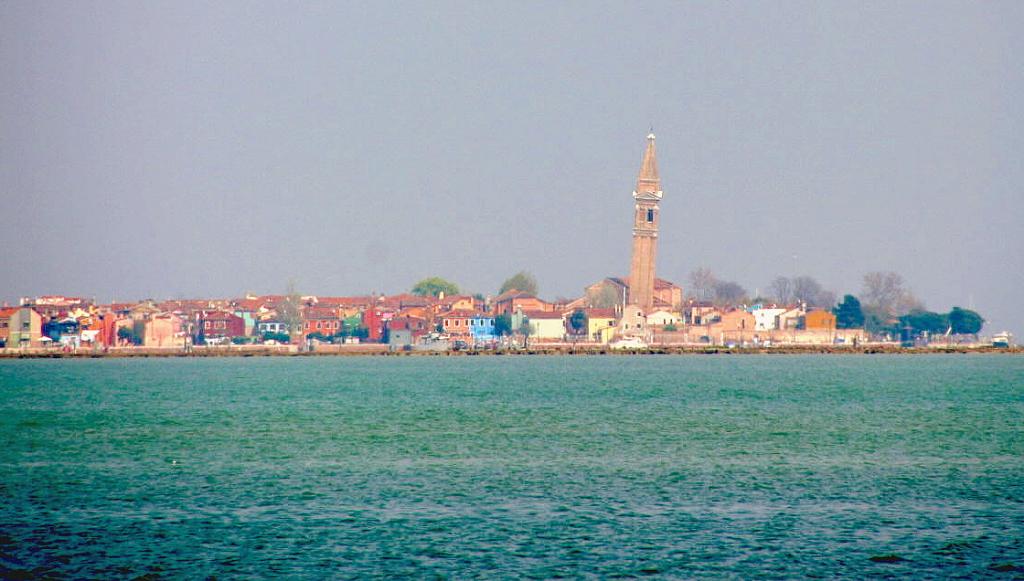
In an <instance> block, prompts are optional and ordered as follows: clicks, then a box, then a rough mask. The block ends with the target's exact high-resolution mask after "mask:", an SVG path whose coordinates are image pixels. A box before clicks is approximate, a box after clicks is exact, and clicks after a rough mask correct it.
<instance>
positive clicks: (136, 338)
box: [117, 321, 145, 345]
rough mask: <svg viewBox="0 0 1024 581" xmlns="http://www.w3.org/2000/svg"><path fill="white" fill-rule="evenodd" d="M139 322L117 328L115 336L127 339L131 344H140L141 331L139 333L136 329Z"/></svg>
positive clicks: (123, 339)
mask: <svg viewBox="0 0 1024 581" xmlns="http://www.w3.org/2000/svg"><path fill="white" fill-rule="evenodd" d="M140 322H142V321H136V322H135V323H134V324H132V326H131V327H121V328H119V329H118V330H117V338H118V339H120V340H122V341H127V342H129V343H131V344H132V345H142V333H139V332H138V330H137V327H138V323H140ZM143 324H145V323H143Z"/></svg>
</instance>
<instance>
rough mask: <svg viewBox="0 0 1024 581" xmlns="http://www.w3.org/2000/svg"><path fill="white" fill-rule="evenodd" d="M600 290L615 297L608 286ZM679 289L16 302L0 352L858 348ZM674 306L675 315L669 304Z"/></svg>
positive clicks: (799, 320)
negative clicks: (208, 347)
mask: <svg viewBox="0 0 1024 581" xmlns="http://www.w3.org/2000/svg"><path fill="white" fill-rule="evenodd" d="M608 280H612V281H613V282H612V283H608V282H604V283H598V284H611V285H613V290H614V288H615V287H614V284H615V282H614V279H608ZM677 289H678V287H674V286H668V285H665V286H664V288H663V289H662V290H663V291H664V292H665V295H664V296H665V299H666V300H660V301H659V303H657V305H656V307H655V308H654V309H653V310H651V311H649V312H643V311H640V310H638V309H637V308H636V307H628V306H626V305H624V304H613V305H612V306H602V307H597V306H594V304H593V303H594V301H593V300H592V298H593V293H592V292H591V291H592V290H593V289H592V288H591V287H588V289H587V291H588V292H587V295H585V296H584V297H581V298H579V299H576V300H573V301H562V302H550V301H545V300H543V299H540V298H538V297H536V296H534V295H532V294H529V293H526V292H521V291H517V290H512V291H508V292H506V293H503V294H501V295H498V296H496V297H491V298H484V297H480V296H475V297H474V296H468V295H458V296H448V297H446V296H443V295H442V296H440V297H424V296H418V295H412V294H399V295H388V296H385V295H367V296H354V297H322V296H302V297H298V296H290V297H289V296H284V295H262V296H255V295H247V296H245V297H243V298H238V299H199V300H167V301H159V302H157V301H153V300H145V301H140V302H136V303H119V302H113V303H109V304H96V303H95V301H92V300H89V299H83V298H79V297H65V296H43V297H35V298H25V299H22V301H21V304H20V305H19V306H17V307H5V308H3V309H0V346H4V347H7V348H22V347H45V346H59V347H61V348H65V349H78V348H82V347H93V348H98V347H102V348H107V347H127V346H145V347H178V348H187V347H189V346H191V345H197V344H224V343H249V342H276V343H285V342H287V343H293V344H294V343H306V342H332V343H351V342H371V343H391V344H392V345H396V346H399V347H402V346H411V345H416V344H419V343H423V342H426V341H433V342H437V341H443V342H445V343H447V344H449V345H456V346H462V345H464V346H466V347H478V348H479V347H489V346H494V345H496V344H498V343H499V342H501V341H516V340H518V341H522V342H524V343H525V342H527V341H530V342H534V343H538V342H539V343H558V342H567V341H572V342H587V343H610V342H613V341H615V340H616V339H618V338H622V337H625V336H633V337H637V336H639V337H642V338H643V339H644V340H645V341H647V342H654V343H709V344H728V343H742V344H747V343H772V342H774V343H800V342H803V343H815V342H817V343H832V342H836V341H843V342H845V341H856V340H863V338H864V337H863V332H862V331H860V330H853V331H850V330H841V329H836V321H835V316H834V315H833V314H832V313H831V312H829V311H825V310H821V309H810V310H808V309H806V308H805V307H803V306H799V305H789V306H776V305H753V306H738V307H731V308H723V307H720V306H715V305H711V304H708V303H700V302H694V301H688V302H684V301H682V299H681V296H680V294H681V291H679V290H677ZM673 303H675V304H673Z"/></svg>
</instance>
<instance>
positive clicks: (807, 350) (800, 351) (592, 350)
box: [0, 344, 1024, 359]
mask: <svg viewBox="0 0 1024 581" xmlns="http://www.w3.org/2000/svg"><path fill="white" fill-rule="evenodd" d="M992 353H999V354H1007V355H1021V354H1024V347H990V346H982V347H962V346H953V347H945V346H944V347H899V346H894V345H864V346H858V347H852V346H842V347H840V346H827V345H826V346H821V345H813V346H811V345H808V346H795V345H794V346H782V347H731V348H730V347H724V346H696V345H665V346H651V347H646V348H643V349H611V348H609V347H607V346H599V347H598V346H591V345H587V346H576V347H573V346H571V345H569V346H563V345H559V346H544V345H541V346H536V347H530V348H527V349H498V350H494V349H487V350H472V349H470V350H459V351H452V350H449V351H430V350H422V351H391V350H389V349H388V347H387V345H376V344H366V345H351V346H335V345H331V346H319V347H317V348H315V349H314V350H312V351H299V350H298V349H295V348H293V347H263V346H258V347H256V346H248V347H238V346H233V347H197V348H193V349H192V350H191V351H187V352H186V351H184V350H182V349H180V348H147V347H134V348H118V349H111V350H108V351H93V350H78V351H61V350H57V349H24V350H14V349H8V350H0V359H138V358H141V359H148V358H205V357H520V356H538V355H539V356H595V355H611V356H623V355H929V354H938V355H969V354H992Z"/></svg>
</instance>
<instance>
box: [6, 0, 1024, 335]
mask: <svg viewBox="0 0 1024 581" xmlns="http://www.w3.org/2000/svg"><path fill="white" fill-rule="evenodd" d="M1022 54H1024V3H1021V2H942V1H927V2H888V1H886V2H796V1H794V2H699V3H697V2H694V3H691V2H666V3H658V2H647V3H634V2H628V3H627V2H623V3H602V2H592V1H583V2H557V3H555V2H516V3H511V2H509V3H497V2H457V3H445V2H416V3H413V2H408V3H402V2H399V3H391V2H381V3H376V2H360V3H350V4H346V3H340V2H328V3H322V4H321V3H313V2H300V3H284V2H275V3H256V2H249V1H244V2H234V1H221V2H216V3H206V2H179V1H175V2H113V1H109V2H108V1H104V2H0V204H2V205H0V207H2V209H3V216H4V222H5V228H4V241H3V244H2V251H0V299H3V300H9V301H14V300H16V299H17V297H20V296H29V295H38V294H70V295H77V296H89V297H96V298H97V299H99V300H101V301H108V300H111V299H117V300H128V299H141V298H150V297H151V298H187V297H200V296H203V297H229V296H240V295H242V294H243V293H246V292H255V293H281V292H283V291H284V290H285V288H286V287H287V285H288V283H289V281H294V283H295V285H296V288H297V289H298V290H299V291H300V292H302V293H306V294H320V295H343V294H362V293H368V292H388V293H396V292H401V291H405V290H408V289H409V288H410V287H411V286H412V285H413V284H414V283H415V281H417V280H419V279H421V278H423V277H427V276H433V275H438V276H442V277H445V278H448V279H451V280H453V281H455V282H457V283H459V284H460V285H461V286H462V287H463V288H464V289H465V290H467V291H471V292H482V293H494V292H495V291H496V290H497V288H498V287H499V286H500V284H501V282H502V281H503V280H504V279H505V278H507V277H508V276H510V275H512V274H514V273H515V272H516V271H518V270H521V269H526V270H529V271H531V272H533V273H534V274H535V275H536V277H537V279H538V281H539V283H540V291H541V295H542V296H544V297H547V298H554V297H558V296H565V297H573V296H579V295H580V294H581V293H582V289H583V287H584V286H586V285H587V284H590V283H592V282H594V281H596V280H599V279H600V278H602V277H604V276H611V275H623V274H626V273H627V272H628V267H629V254H630V248H631V221H632V211H633V210H632V206H633V201H632V196H631V194H632V191H633V188H634V185H635V182H636V175H637V172H638V170H639V166H640V158H641V155H642V153H643V147H644V143H645V141H644V137H645V136H646V135H647V133H648V131H649V129H650V128H651V127H652V126H653V128H654V132H655V133H656V134H657V145H658V163H659V169H660V173H661V178H662V188H663V190H664V199H663V202H662V205H661V216H660V218H661V233H660V242H659V248H658V263H657V269H658V274H659V276H661V277H663V278H666V279H669V280H673V281H676V282H680V283H685V281H686V275H687V273H689V272H690V271H691V270H693V269H694V268H696V267H701V266H703V267H708V268H711V269H712V270H713V271H714V272H715V273H716V274H717V275H718V276H719V277H720V278H723V279H729V280H736V281H738V282H740V283H741V284H743V285H744V286H745V287H747V288H748V289H749V290H750V291H751V292H754V291H756V290H761V289H765V288H766V287H767V286H768V284H769V282H770V281H771V280H772V279H773V278H774V277H775V276H779V275H784V276H793V275H803V274H807V275H811V276H814V277H816V278H817V279H818V280H819V281H820V282H821V283H822V284H824V285H825V286H826V287H828V288H830V289H833V290H834V291H835V292H837V293H839V294H840V295H842V294H843V293H847V292H852V293H854V294H856V293H858V292H859V291H860V289H861V281H862V278H863V275H864V273H866V272H869V271H875V270H886V271H888V270H892V271H896V272H898V273H900V274H901V275H903V277H904V278H905V280H906V282H907V284H908V286H909V287H910V289H911V290H912V291H913V292H914V293H915V294H916V295H917V296H918V297H920V299H922V300H923V301H924V303H925V304H926V306H927V307H928V308H931V309H933V310H939V311H945V310H948V309H949V308H950V307H952V306H954V305H958V306H963V307H971V306H973V307H974V308H976V309H977V310H978V311H980V312H981V313H982V315H984V316H985V317H986V318H987V319H988V320H989V321H990V323H991V324H990V325H989V327H988V330H990V331H997V330H1002V329H1010V330H1012V331H1015V332H1017V333H1022V332H1024V308H1021V304H1020V303H1021V301H1020V297H1021V289H1022V288H1024V251H1022V248H1024V245H1022V242H1024V191H1022V186H1024V66H1022V61H1021V55H1022Z"/></svg>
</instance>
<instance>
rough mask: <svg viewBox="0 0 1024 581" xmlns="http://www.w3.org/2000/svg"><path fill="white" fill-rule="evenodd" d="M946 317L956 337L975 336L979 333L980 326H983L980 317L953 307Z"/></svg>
mask: <svg viewBox="0 0 1024 581" xmlns="http://www.w3.org/2000/svg"><path fill="white" fill-rule="evenodd" d="M947 317H948V319H949V324H950V326H951V327H953V332H954V333H956V334H957V335H977V334H978V332H979V331H981V327H982V325H984V324H985V319H984V318H982V316H981V315H979V314H978V313H976V312H974V311H972V310H970V309H961V308H960V307H953V310H952V311H950V312H949V315H947Z"/></svg>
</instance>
